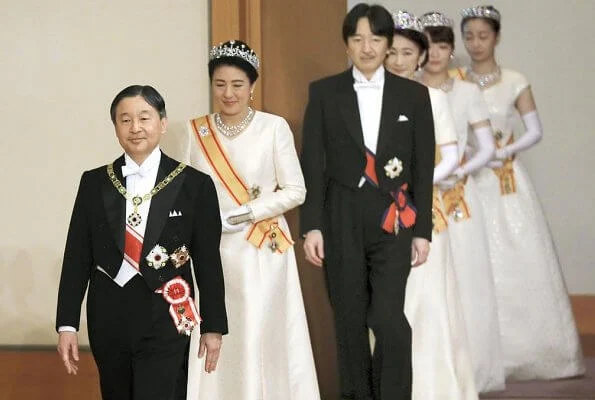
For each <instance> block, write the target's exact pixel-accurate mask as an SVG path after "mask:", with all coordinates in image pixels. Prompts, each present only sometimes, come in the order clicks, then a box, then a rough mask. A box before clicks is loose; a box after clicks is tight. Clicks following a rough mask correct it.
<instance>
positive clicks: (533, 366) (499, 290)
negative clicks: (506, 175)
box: [476, 69, 585, 380]
mask: <svg viewBox="0 0 595 400" xmlns="http://www.w3.org/2000/svg"><path fill="white" fill-rule="evenodd" d="M527 87H529V83H528V82H527V80H526V78H525V77H524V76H523V75H521V74H520V73H518V72H516V71H512V70H509V69H502V75H501V80H500V81H499V82H498V83H496V84H494V85H492V86H489V87H487V88H485V89H483V90H482V93H483V96H484V99H485V101H486V103H487V105H488V109H489V112H490V119H491V122H492V127H493V130H494V133H495V135H496V139H497V144H498V145H500V146H503V145H505V144H506V143H507V142H508V141H509V140H510V138H511V137H514V134H513V126H514V121H515V116H516V115H517V110H516V107H515V103H516V100H517V98H518V96H519V95H520V94H521V93H522V92H523V90H525V89H526V88H527ZM512 170H513V173H514V182H515V186H516V191H515V192H513V193H510V194H502V191H501V189H500V180H499V179H498V177H497V176H496V174H495V171H494V170H492V169H490V168H483V169H482V170H480V171H479V172H478V173H477V175H476V182H477V186H478V189H479V194H480V199H481V203H482V206H483V209H484V217H485V219H486V231H487V234H488V240H489V246H490V257H491V262H492V271H493V274H494V283H495V288H496V296H497V307H498V317H499V320H500V338H501V343H502V349H503V352H504V366H505V370H506V375H507V377H508V378H510V379H513V380H525V379H555V378H563V377H570V376H577V375H581V374H583V373H584V371H585V367H584V363H583V356H582V351H581V346H580V342H579V338H578V334H577V329H576V325H575V322H574V317H573V314H572V309H571V307H570V301H569V299H568V294H567V290H566V285H565V283H564V277H563V275H562V271H561V268H560V263H559V261H558V256H557V254H556V250H555V248H554V244H553V241H552V236H551V233H550V230H549V227H548V224H547V221H546V218H545V215H544V213H543V210H542V208H541V204H540V202H539V199H538V196H537V192H536V191H535V189H534V188H533V185H532V183H531V180H530V178H529V175H528V174H527V172H526V170H525V168H524V167H523V165H522V164H521V163H520V161H519V160H518V158H515V159H514V160H513V161H512Z"/></svg>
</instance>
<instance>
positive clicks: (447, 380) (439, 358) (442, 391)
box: [405, 88, 477, 400]
mask: <svg viewBox="0 0 595 400" xmlns="http://www.w3.org/2000/svg"><path fill="white" fill-rule="evenodd" d="M428 90H429V92H430V99H431V102H432V108H433V110H434V125H435V131H436V144H437V145H440V144H447V143H454V142H455V141H456V132H455V129H454V125H453V121H452V117H451V115H450V111H449V106H448V99H447V96H446V94H445V93H443V92H442V91H440V90H438V89H433V88H428ZM439 110H444V111H443V112H440V111H439ZM437 112H438V113H437ZM434 193H435V200H434V209H433V210H432V211H433V215H434V216H435V215H436V213H442V212H443V211H442V210H441V209H442V207H443V205H442V203H441V200H440V196H439V193H438V190H437V188H435V191H434ZM434 220H435V223H434V227H435V228H436V226H437V224H436V222H437V221H436V218H434ZM448 236H449V234H448V230H445V231H442V232H441V233H436V229H435V231H434V233H433V234H432V244H431V250H430V255H429V257H428V260H427V261H426V263H425V264H423V265H421V266H420V267H417V268H413V269H412V270H411V273H410V275H409V279H408V281H407V289H406V292H405V315H406V316H407V320H408V321H409V324H410V325H411V330H412V349H413V388H412V392H413V393H412V394H413V396H412V398H413V399H414V400H453V399H457V400H475V399H477V391H476V389H475V384H474V377H473V369H472V367H471V361H470V358H469V347H468V343H467V335H466V332H465V322H464V320H463V309H462V305H461V302H460V298H459V290H458V288H457V282H456V277H455V271H454V265H453V259H452V254H451V252H450V247H449V244H448V243H449V237H448Z"/></svg>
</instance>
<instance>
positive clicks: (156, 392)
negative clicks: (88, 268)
mask: <svg viewBox="0 0 595 400" xmlns="http://www.w3.org/2000/svg"><path fill="white" fill-rule="evenodd" d="M168 310H169V304H168V303H167V302H166V301H165V300H164V299H163V297H162V296H161V295H159V294H155V293H153V292H152V291H151V290H150V289H149V287H148V286H147V284H146V283H145V281H144V280H143V278H142V277H141V276H140V275H137V276H135V277H134V278H132V279H131V280H130V281H129V282H128V283H127V284H126V285H125V286H124V287H120V286H118V285H117V284H116V283H115V282H113V281H112V280H111V279H110V278H109V277H108V276H106V275H105V274H104V273H102V272H99V271H95V272H94V275H93V276H92V278H91V282H90V285H89V294H88V299H87V314H88V326H89V342H90V344H91V351H92V352H93V357H94V358H95V362H96V363H97V368H98V370H99V379H100V385H101V395H102V398H103V400H178V399H180V400H181V399H184V400H185V399H186V384H187V371H188V367H187V359H188V348H189V343H190V340H189V338H188V337H187V336H186V335H180V334H178V332H177V330H176V328H175V326H174V323H173V320H172V319H171V317H170V315H169V311H168Z"/></svg>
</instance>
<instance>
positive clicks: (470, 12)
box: [461, 6, 500, 22]
mask: <svg viewBox="0 0 595 400" xmlns="http://www.w3.org/2000/svg"><path fill="white" fill-rule="evenodd" d="M461 16H462V17H463V18H487V19H491V20H494V21H496V22H500V11H498V10H496V9H495V8H494V7H492V6H475V7H469V8H465V9H463V11H461Z"/></svg>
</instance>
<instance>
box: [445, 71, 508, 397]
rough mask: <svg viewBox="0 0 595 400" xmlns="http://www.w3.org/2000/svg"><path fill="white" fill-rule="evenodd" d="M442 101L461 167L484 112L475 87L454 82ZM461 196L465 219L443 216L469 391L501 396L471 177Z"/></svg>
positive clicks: (490, 286) (483, 242)
mask: <svg viewBox="0 0 595 400" xmlns="http://www.w3.org/2000/svg"><path fill="white" fill-rule="evenodd" d="M447 95H448V101H449V104H450V110H451V112H452V117H453V120H454V123H455V128H456V131H457V145H458V150H459V161H461V162H462V161H463V158H464V156H465V150H466V148H467V145H468V144H469V142H470V141H471V142H473V140H472V139H474V134H473V131H472V130H471V129H470V126H469V125H472V124H476V123H479V122H482V121H486V120H488V119H489V118H490V116H489V111H488V107H487V105H486V103H485V100H484V99H483V96H482V94H481V91H480V90H479V87H478V86H477V85H475V84H473V83H470V82H465V81H461V80H454V81H453V83H452V89H451V90H449V91H448V92H447ZM469 139H471V140H469ZM463 190H464V195H463V198H464V204H463V205H461V206H460V207H458V208H462V207H466V209H467V213H461V212H460V210H458V208H457V209H455V212H454V213H452V212H451V213H450V214H449V215H448V223H449V225H448V235H449V237H450V249H451V252H452V257H453V261H454V265H455V275H456V277H457V283H458V287H459V294H460V298H461V302H462V304H463V311H464V319H465V324H466V327H467V339H468V342H469V350H470V356H471V362H472V365H473V370H474V373H475V385H476V387H477V390H478V391H479V392H480V393H481V392H489V391H496V390H503V389H504V386H505V376H504V361H503V355H502V347H501V345H500V326H499V322H498V311H497V306H496V304H497V302H496V293H495V288H494V278H493V273H492V265H491V262H490V254H489V245H488V238H487V234H486V231H485V225H484V216H483V210H482V206H481V202H480V200H479V193H478V188H477V184H476V182H475V179H474V177H473V176H467V177H466V180H465V183H464V186H463ZM463 215H464V217H463ZM467 215H468V217H467Z"/></svg>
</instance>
